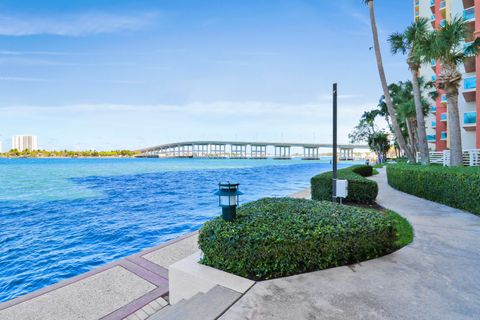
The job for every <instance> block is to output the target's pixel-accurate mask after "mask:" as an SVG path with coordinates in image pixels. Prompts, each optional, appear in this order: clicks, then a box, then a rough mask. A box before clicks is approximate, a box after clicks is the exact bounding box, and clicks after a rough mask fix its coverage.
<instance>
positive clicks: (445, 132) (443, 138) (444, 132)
mask: <svg viewBox="0 0 480 320" xmlns="http://www.w3.org/2000/svg"><path fill="white" fill-rule="evenodd" d="M442 140H447V131H442Z"/></svg>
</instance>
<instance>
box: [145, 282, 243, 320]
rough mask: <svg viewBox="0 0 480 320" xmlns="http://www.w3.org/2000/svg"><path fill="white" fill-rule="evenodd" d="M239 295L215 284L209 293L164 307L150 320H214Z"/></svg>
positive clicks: (149, 319)
mask: <svg viewBox="0 0 480 320" xmlns="http://www.w3.org/2000/svg"><path fill="white" fill-rule="evenodd" d="M239 297H240V293H238V292H236V291H233V290H230V289H227V288H225V287H222V286H215V287H213V288H212V289H211V290H210V291H208V292H207V293H198V294H196V295H195V296H193V297H192V298H190V299H188V300H183V301H180V302H179V303H177V304H175V305H173V306H168V307H165V308H163V309H162V310H160V311H159V312H157V313H155V314H154V315H152V316H151V317H150V318H148V320H178V319H195V320H213V319H216V318H217V317H218V316H220V315H221V314H222V313H223V312H224V311H225V310H226V309H227V308H228V307H229V306H230V305H231V304H232V303H233V302H234V301H235V300H237V299H238V298H239Z"/></svg>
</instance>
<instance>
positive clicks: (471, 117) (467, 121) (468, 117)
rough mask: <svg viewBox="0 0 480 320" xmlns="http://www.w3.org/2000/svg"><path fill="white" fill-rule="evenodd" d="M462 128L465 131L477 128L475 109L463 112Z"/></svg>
mask: <svg viewBox="0 0 480 320" xmlns="http://www.w3.org/2000/svg"><path fill="white" fill-rule="evenodd" d="M463 128H464V129H465V130H467V131H475V130H476V129H477V113H476V112H475V111H474V112H465V113H464V114H463Z"/></svg>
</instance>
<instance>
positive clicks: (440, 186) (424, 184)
mask: <svg viewBox="0 0 480 320" xmlns="http://www.w3.org/2000/svg"><path fill="white" fill-rule="evenodd" d="M387 176H388V184H389V185H390V186H392V187H393V188H395V189H398V190H400V191H403V192H406V193H409V194H413V195H415V196H418V197H421V198H425V199H428V200H432V201H435V202H439V203H443V204H446V205H448V206H451V207H454V208H458V209H463V210H466V211H470V212H472V213H475V214H480V168H478V167H460V168H458V167H457V168H449V167H442V166H435V165H431V166H419V165H407V164H397V165H388V166H387Z"/></svg>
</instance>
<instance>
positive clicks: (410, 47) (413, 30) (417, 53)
mask: <svg viewBox="0 0 480 320" xmlns="http://www.w3.org/2000/svg"><path fill="white" fill-rule="evenodd" d="M428 23H429V21H428V19H426V18H420V19H417V20H416V21H415V22H414V23H412V25H410V26H409V27H408V28H407V29H406V30H405V32H404V33H394V34H392V35H391V36H390V37H389V39H388V41H389V42H390V44H391V49H392V53H393V54H397V53H402V54H408V57H407V64H408V68H409V69H410V72H411V73H412V86H413V98H414V99H413V101H414V104H415V113H416V121H417V136H418V141H417V142H418V149H419V151H420V157H421V162H422V164H424V165H428V164H429V163H430V160H429V152H428V143H427V130H426V128H425V117H424V116H423V108H422V97H421V94H420V85H419V83H418V73H419V70H420V67H421V65H422V62H425V52H424V50H423V49H424V48H425V46H426V43H425V40H426V39H427V34H428V32H429V31H428V28H427V25H428Z"/></svg>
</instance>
